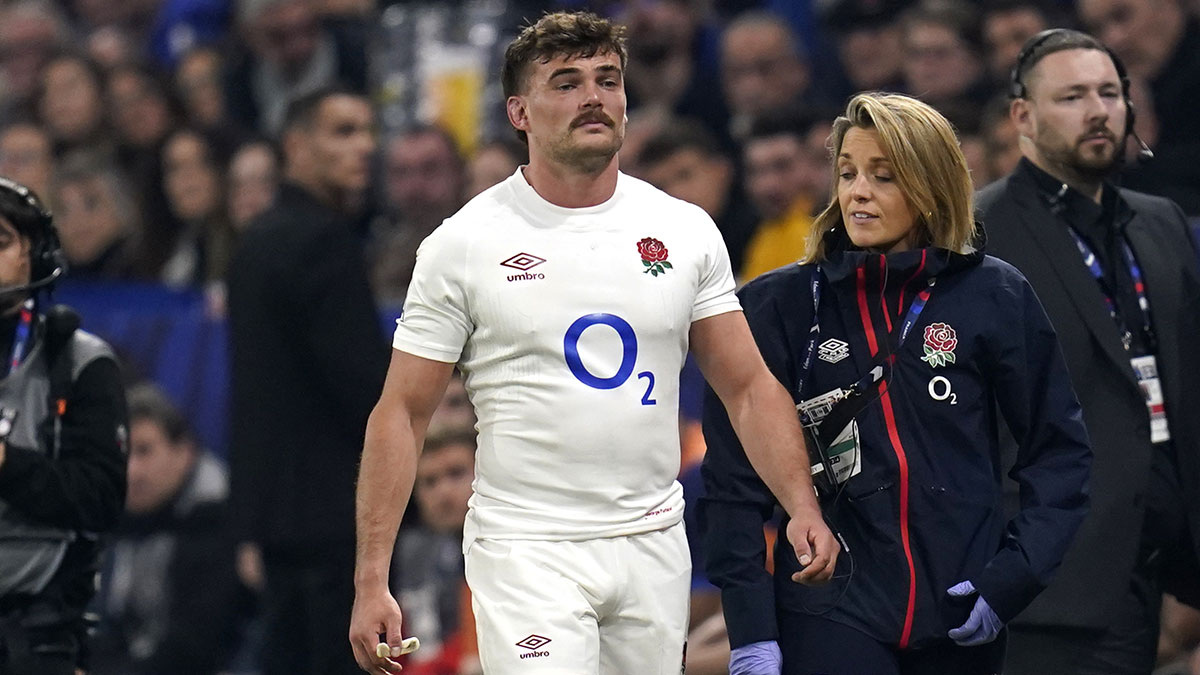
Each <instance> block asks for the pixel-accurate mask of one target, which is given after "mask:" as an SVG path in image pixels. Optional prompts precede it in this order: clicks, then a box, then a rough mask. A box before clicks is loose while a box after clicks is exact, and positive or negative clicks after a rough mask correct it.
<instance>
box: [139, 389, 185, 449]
mask: <svg viewBox="0 0 1200 675" xmlns="http://www.w3.org/2000/svg"><path fill="white" fill-rule="evenodd" d="M125 398H126V399H127V401H128V405H129V423H130V424H133V423H135V422H138V421H141V420H146V421H148V422H153V423H154V424H157V425H158V426H159V427H160V428H162V430H163V434H165V435H166V437H167V440H169V441H171V442H172V443H179V442H180V441H183V440H191V438H192V432H191V428H190V427H189V426H188V423H187V419H186V418H184V416H183V413H181V412H179V408H177V407H176V406H175V404H174V403H173V402H172V401H171V399H170V398H169V397H168V396H167V394H166V392H164V391H163V390H162V389H159V388H158V386H157V385H155V384H154V383H152V382H140V383H138V384H135V385H133V386H131V387H129V389H128V390H126V393H125Z"/></svg>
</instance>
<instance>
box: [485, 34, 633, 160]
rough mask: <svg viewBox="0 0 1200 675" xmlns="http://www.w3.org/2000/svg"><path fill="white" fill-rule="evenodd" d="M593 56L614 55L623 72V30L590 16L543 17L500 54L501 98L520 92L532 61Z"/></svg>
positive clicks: (625, 57)
mask: <svg viewBox="0 0 1200 675" xmlns="http://www.w3.org/2000/svg"><path fill="white" fill-rule="evenodd" d="M597 54H616V55H617V58H619V59H620V60H621V70H622V71H624V70H625V67H626V65H627V64H628V62H629V51H628V50H627V49H626V47H625V27H624V26H621V25H619V24H615V23H612V22H611V21H609V20H608V19H602V18H600V17H599V16H596V15H595V14H592V13H591V12H554V13H552V14H546V15H544V16H542V18H540V19H538V21H537V23H534V24H532V25H529V26H526V27H525V29H524V30H522V31H521V34H520V35H518V36H517V38H516V39H515V40H513V41H512V42H511V43H509V45H508V48H507V49H505V50H504V65H503V67H502V68H501V70H500V82H501V84H502V85H503V87H504V98H505V100H507V99H508V97H510V96H516V95H518V94H520V93H521V92H522V91H524V89H525V81H526V78H528V76H529V67H530V66H531V65H532V64H533V63H534V62H535V61H539V62H541V63H547V62H549V61H550V60H551V59H554V58H557V57H566V58H590V57H592V56H595V55H597ZM517 135H518V136H519V137H520V138H521V140H522V141H525V140H526V137H525V132H523V131H520V130H518V131H517Z"/></svg>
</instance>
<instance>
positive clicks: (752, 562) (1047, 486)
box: [702, 230, 1089, 648]
mask: <svg viewBox="0 0 1200 675" xmlns="http://www.w3.org/2000/svg"><path fill="white" fill-rule="evenodd" d="M840 234H842V232H841V230H837V231H835V233H834V234H833V235H831V236H834V237H836V236H837V235H840ZM842 236H843V237H844V235H842ZM816 270H817V267H816V266H815V265H811V264H808V265H793V266H789V267H785V268H781V269H779V270H776V271H774V272H771V273H768V274H766V275H763V276H761V277H759V278H758V279H756V280H754V281H752V282H751V283H749V284H748V285H747V286H746V287H745V288H743V289H742V291H741V293H740V294H739V297H740V299H741V301H742V306H743V308H744V310H745V313H746V318H747V320H748V322H749V324H750V328H751V330H752V332H753V333H754V337H755V340H756V341H757V343H758V346H759V349H760V350H761V352H762V354H763V357H764V359H765V360H766V362H767V365H768V366H769V367H770V369H771V372H772V373H774V374H775V376H776V377H777V378H778V379H779V381H780V382H781V383H783V385H784V386H785V387H786V388H787V389H788V390H789V391H790V392H792V395H793V398H794V399H795V400H796V401H797V402H798V401H800V400H802V399H804V400H807V399H810V398H813V397H814V396H817V395H819V394H822V393H824V392H827V391H830V390H832V389H835V388H838V387H849V386H850V385H851V384H853V383H854V382H855V381H856V380H858V379H859V378H860V377H861V376H862V375H863V374H864V373H866V372H867V371H868V370H870V368H871V366H872V364H873V363H874V362H875V360H876V357H875V356H873V355H874V354H879V355H881V357H882V356H884V355H886V354H887V353H888V351H887V350H888V349H889V347H888V344H889V333H891V334H892V335H893V338H892V339H894V336H895V335H897V334H898V332H899V328H900V326H901V323H902V322H903V321H904V319H905V317H906V315H907V313H908V310H909V307H910V305H911V303H912V299H913V297H914V295H916V294H917V293H918V292H919V291H921V290H922V289H924V288H926V284H927V282H928V280H929V279H931V278H936V285H935V286H933V287H931V288H930V296H929V299H928V302H927V304H926V305H925V307H924V310H923V311H922V312H921V314H920V315H919V317H918V318H917V321H916V323H915V324H914V325H913V327H912V329H911V331H910V333H909V336H908V339H907V340H905V341H904V342H903V343H902V344H901V345H900V347H899V349H898V350H896V351H895V355H896V358H895V364H894V366H893V369H892V373H891V376H890V378H888V380H887V381H886V386H885V387H884V388H883V391H882V393H881V394H880V395H879V396H878V397H877V398H875V399H874V400H872V401H870V402H869V403H868V404H867V407H866V408H865V409H863V410H862V411H861V412H860V413H858V415H857V416H856V417H855V420H856V422H857V424H858V430H859V434H860V438H861V448H862V455H863V459H862V471H861V473H860V474H858V475H856V476H853V477H852V478H850V479H849V481H848V482H847V483H846V486H845V489H844V493H843V494H842V495H841V496H840V497H838V498H837V499H836V500H829V499H827V500H825V501H826V503H824V504H823V505H822V508H823V510H824V512H825V514H826V517H827V518H828V519H829V520H830V522H831V523H832V524H833V526H834V527H835V528H836V529H837V530H839V531H840V532H841V534H842V535H843V536H844V537H845V542H846V544H848V546H849V551H850V552H849V553H844V554H843V555H842V556H841V557H840V558H839V559H838V564H837V569H836V571H835V577H836V578H835V580H834V581H833V582H832V583H831V584H829V585H828V586H825V587H822V588H809V587H805V586H801V585H799V584H795V583H793V582H792V581H791V580H790V576H791V574H792V573H793V572H795V571H797V570H798V569H799V565H798V564H797V561H796V557H795V554H794V552H793V550H792V547H791V545H790V544H789V543H787V542H786V537H785V536H783V535H782V534H781V536H780V539H779V543H778V545H777V546H776V549H775V581H774V584H772V580H771V578H770V577H769V575H768V574H767V572H766V571H765V570H764V568H763V556H764V553H765V550H764V543H763V536H762V526H763V522H764V520H765V519H767V518H768V517H769V516H770V514H771V511H772V509H773V507H774V505H775V500H774V499H773V497H772V496H771V495H770V493H769V492H768V491H767V489H766V488H765V486H764V485H763V483H762V482H761V481H760V480H759V479H758V477H757V476H756V475H755V474H754V472H753V470H752V468H751V467H750V465H749V463H748V462H747V459H746V456H745V454H744V451H743V450H742V448H741V446H740V444H739V443H738V441H737V439H736V437H735V436H734V434H733V432H732V429H731V428H730V425H729V421H728V418H727V417H726V414H725V411H724V409H723V407H722V406H721V405H720V403H719V402H718V401H716V400H715V398H714V397H713V396H712V395H711V393H710V397H709V400H708V402H707V404H706V406H705V424H704V432H705V438H706V439H707V441H708V452H707V454H706V455H705V458H704V465H703V471H704V476H705V485H706V488H707V496H706V497H705V499H704V500H702V518H703V523H704V528H705V530H706V532H705V537H706V556H707V569H708V574H709V577H710V578H711V580H712V581H713V582H714V583H716V584H717V585H718V586H720V587H721V589H722V598H723V600H724V606H725V616H726V623H727V624H728V627H729V637H730V644H731V645H733V646H734V647H738V646H740V645H743V644H747V643H750V642H755V641H759V640H771V639H775V638H776V635H777V631H778V629H777V627H776V624H775V606H774V605H775V603H779V604H780V605H782V606H785V607H787V608H788V609H790V610H792V611H797V612H808V613H823V614H824V615H825V616H826V617H827V618H829V619H830V620H833V621H837V622H840V623H843V624H846V625H849V626H852V627H854V628H857V629H859V630H861V631H863V632H865V633H867V634H868V635H871V636H872V637H874V638H875V639H877V640H880V641H881V642H884V643H888V644H893V645H897V646H898V647H901V648H904V647H910V646H912V647H919V646H923V645H926V644H931V643H933V642H936V641H939V640H946V639H947V638H946V631H948V630H949V629H950V628H954V627H956V626H958V625H960V624H961V623H962V622H963V621H964V620H965V618H966V615H967V613H968V612H969V610H970V607H971V603H970V602H968V603H962V602H961V601H955V600H952V599H950V598H949V597H948V596H947V594H946V589H948V588H950V587H951V586H953V585H954V584H956V583H958V582H960V581H963V580H968V579H969V580H971V581H972V582H973V583H974V584H975V587H976V588H977V589H979V591H980V593H982V595H983V596H984V597H985V598H987V600H988V602H989V603H990V604H991V606H992V607H993V609H995V611H996V612H997V614H998V615H999V616H1000V618H1001V619H1003V620H1008V619H1010V618H1012V617H1013V616H1014V615H1015V614H1016V613H1017V612H1019V611H1020V610H1021V609H1023V608H1024V607H1025V606H1026V605H1027V604H1028V603H1029V602H1030V600H1032V599H1033V598H1034V597H1035V596H1036V595H1037V594H1038V592H1039V591H1041V589H1042V588H1043V587H1044V586H1045V584H1046V583H1047V582H1048V581H1049V580H1050V578H1051V576H1052V575H1053V574H1054V571H1055V570H1056V568H1057V567H1058V564H1059V562H1060V560H1061V559H1062V555H1063V552H1064V551H1065V549H1066V545H1067V543H1068V542H1069V541H1070V540H1071V537H1072V535H1073V534H1074V532H1075V529H1076V527H1078V524H1079V522H1080V521H1081V520H1082V518H1083V514H1084V513H1085V511H1086V509H1087V497H1086V484H1087V474H1088V462H1089V450H1088V444H1087V438H1086V435H1085V433H1084V428H1083V424H1082V423H1081V421H1080V418H1079V406H1078V403H1077V402H1076V399H1075V395H1074V394H1073V393H1072V391H1071V389H1070V386H1069V384H1068V382H1067V378H1066V373H1065V366H1064V364H1063V360H1062V356H1061V354H1060V353H1059V349H1058V343H1057V341H1056V340H1055V338H1054V331H1053V330H1052V329H1051V328H1050V324H1049V321H1047V319H1046V317H1045V314H1044V313H1043V311H1042V308H1041V305H1040V304H1039V303H1038V301H1037V298H1036V297H1035V296H1034V294H1033V291H1032V289H1031V288H1030V287H1029V285H1028V284H1027V283H1026V282H1025V280H1024V278H1023V277H1022V276H1021V275H1020V274H1019V273H1018V272H1017V271H1016V270H1014V269H1013V268H1012V267H1011V266H1009V265H1007V264H1005V263H1003V262H1000V261H999V260H996V259H995V258H990V257H986V256H984V255H983V254H982V253H980V252H976V253H973V254H971V255H968V256H962V255H958V254H952V253H949V252H947V251H945V250H939V249H921V250H915V251H909V252H905V253H900V254H895V255H892V256H888V257H887V258H884V257H883V256H880V255H876V254H868V253H866V252H864V251H857V250H855V251H850V250H845V249H844V247H843V246H837V247H835V248H834V250H833V252H832V253H831V254H830V255H829V259H828V260H827V261H826V262H824V263H822V264H821V265H820V270H821V273H822V274H823V275H824V279H825V283H824V284H823V288H822V291H821V300H820V313H819V314H820V335H819V337H818V341H819V342H820V343H821V345H822V348H823V349H825V350H826V351H823V352H822V354H824V355H826V357H827V358H816V359H814V360H813V364H814V365H813V367H812V369H811V372H810V373H809V374H808V376H807V378H806V382H805V385H804V392H803V396H802V397H801V396H798V395H797V393H796V385H797V382H798V380H799V379H800V376H801V373H800V370H801V364H802V363H803V360H804V354H805V352H806V348H807V344H808V335H809V330H810V327H811V325H812V306H813V302H812V293H811V292H810V283H811V279H812V276H813V274H814V273H816ZM881 288H884V289H885V290H884V291H883V293H880V289H881ZM890 329H892V330H890ZM939 336H940V337H941V338H946V337H947V336H953V338H954V341H955V342H954V343H953V344H951V342H950V341H949V340H945V339H942V340H939V339H938V338H939ZM830 340H838V341H841V342H842V343H845V344H846V345H847V347H846V349H848V356H842V355H840V354H839V353H838V351H836V349H830V347H833V348H836V346H837V345H836V344H834V343H830V342H829V341H830ZM891 344H894V342H893V343H891ZM937 347H950V351H951V353H952V354H953V358H952V360H951V358H950V357H948V356H946V355H945V354H944V353H943V354H942V356H941V360H943V361H944V362H943V363H942V364H940V365H936V362H937V361H938V360H939V359H938V358H934V357H933V355H932V354H931V351H932V352H938V351H939V350H938V349H936V348H937ZM941 351H942V352H944V351H945V350H941ZM843 353H844V352H843ZM994 403H998V404H999V409H1000V410H1001V411H1002V412H1003V415H1004V417H1005V419H1006V420H1007V421H1008V422H1009V424H1010V425H1011V426H1013V427H1014V428H1016V429H1018V430H1019V433H1018V434H1017V435H1018V437H1019V438H1020V439H1021V440H1022V441H1023V442H1022V444H1021V454H1020V461H1019V462H1018V464H1017V466H1016V467H1015V468H1014V470H1013V472H1012V476H1013V477H1014V478H1015V479H1016V480H1018V481H1019V482H1020V483H1021V485H1022V488H1023V493H1022V496H1023V499H1024V505H1025V508H1024V509H1023V510H1022V511H1021V513H1020V514H1019V515H1018V516H1017V517H1015V518H1013V519H1012V520H1010V521H1008V522H1007V523H1006V522H1005V519H1004V517H1003V509H1002V500H1001V475H1000V471H1001V469H1000V464H999V448H998V441H997V431H996V429H997V422H998V420H997V416H996V405H994ZM780 531H781V533H782V532H784V531H785V526H782V527H781V528H780ZM772 599H774V601H775V602H772Z"/></svg>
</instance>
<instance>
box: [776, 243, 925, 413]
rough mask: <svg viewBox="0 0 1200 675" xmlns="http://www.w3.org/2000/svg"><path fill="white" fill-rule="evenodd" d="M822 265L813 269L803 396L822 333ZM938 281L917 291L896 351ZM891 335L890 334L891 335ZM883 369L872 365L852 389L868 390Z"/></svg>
mask: <svg viewBox="0 0 1200 675" xmlns="http://www.w3.org/2000/svg"><path fill="white" fill-rule="evenodd" d="M821 279H822V274H821V266H820V265H818V266H817V268H816V269H815V270H814V271H813V276H812V298H813V318H812V326H811V327H810V328H809V329H808V346H807V347H806V348H805V350H804V362H803V363H802V364H801V370H800V380H799V382H797V384H796V393H797V394H799V395H800V396H801V397H803V396H804V380H805V379H806V378H807V377H808V373H809V372H810V371H811V369H812V362H813V355H814V354H816V351H817V340H818V338H819V337H820V335H821V323H820V308H821ZM936 283H937V278H936V277H933V278H930V279H929V283H928V284H927V285H926V286H925V288H923V289H922V290H921V292H920V293H917V295H916V297H914V298H913V301H912V304H911V305H909V306H908V313H907V314H905V315H904V322H903V323H902V324H901V325H900V339H899V340H898V341H897V342H896V349H895V351H896V352H899V351H900V346H901V345H903V344H904V340H905V339H906V338H907V337H908V334H909V333H910V332H911V331H912V328H913V326H915V325H917V318H918V317H920V316H921V312H922V310H924V309H925V304H926V303H928V302H929V295H930V293H931V292H932V291H933V285H934V284H936ZM889 337H890V336H889ZM894 358H895V356H894V354H891V355H888V357H887V359H886V360H887V361H888V362H889V363H890V362H891V361H892V360H893V359H894ZM882 374H883V370H882V369H881V368H879V367H878V366H876V367H872V368H871V369H870V370H869V371H868V372H867V374H866V375H863V376H862V378H860V379H859V381H858V382H856V383H854V386H853V387H851V391H852V392H854V393H858V394H861V393H862V392H863V391H865V390H866V388H867V386H869V385H870V384H872V383H873V382H875V381H878V380H879V379H881V378H882Z"/></svg>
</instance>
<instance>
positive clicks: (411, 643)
mask: <svg viewBox="0 0 1200 675" xmlns="http://www.w3.org/2000/svg"><path fill="white" fill-rule="evenodd" d="M420 648H421V641H420V640H418V639H417V638H415V637H410V638H404V641H403V642H401V643H400V646H399V647H389V646H388V643H386V642H380V643H379V644H377V645H375V655H376V656H378V657H379V658H381V659H386V658H388V657H389V656H390V657H392V658H393V659H394V658H396V657H398V656H404V655H405V654H411V653H413V652H415V651H417V650H418V649H420Z"/></svg>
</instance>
